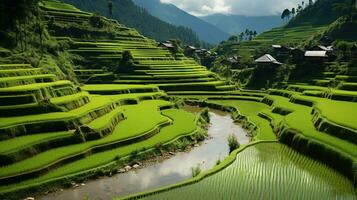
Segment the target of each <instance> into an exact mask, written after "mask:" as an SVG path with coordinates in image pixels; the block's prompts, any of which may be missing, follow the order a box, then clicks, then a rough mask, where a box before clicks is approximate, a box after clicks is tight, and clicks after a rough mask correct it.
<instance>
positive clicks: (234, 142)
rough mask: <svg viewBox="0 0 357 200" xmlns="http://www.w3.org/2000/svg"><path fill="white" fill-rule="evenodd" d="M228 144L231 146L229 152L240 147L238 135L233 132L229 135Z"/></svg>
mask: <svg viewBox="0 0 357 200" xmlns="http://www.w3.org/2000/svg"><path fill="white" fill-rule="evenodd" d="M228 146H229V153H231V152H232V151H234V150H236V149H238V148H239V146H240V144H239V142H238V139H237V136H235V135H234V134H231V135H229V136H228Z"/></svg>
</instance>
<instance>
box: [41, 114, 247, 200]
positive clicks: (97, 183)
mask: <svg viewBox="0 0 357 200" xmlns="http://www.w3.org/2000/svg"><path fill="white" fill-rule="evenodd" d="M185 109H186V110H188V111H190V112H199V111H200V110H201V109H200V108H197V107H186V108H185ZM210 117H211V126H210V127H209V129H208V134H209V136H210V139H208V140H206V141H205V142H204V143H203V144H202V145H200V146H199V147H195V148H194V149H193V150H191V151H190V152H181V153H177V154H176V155H175V156H173V157H172V158H169V159H167V160H164V161H162V162H157V163H156V164H154V165H151V166H148V167H146V168H143V169H138V170H135V171H130V172H127V173H123V174H117V175H115V176H113V177H108V178H102V179H98V180H94V181H90V182H88V183H86V185H85V186H81V187H78V188H74V189H65V190H64V191H62V192H56V193H51V194H48V195H47V196H44V197H42V198H41V199H84V198H87V197H88V198H89V199H112V198H113V197H121V196H126V195H129V194H134V193H138V192H143V191H147V190H151V189H156V188H160V187H163V186H167V185H171V184H175V183H178V182H180V181H183V180H187V179H189V178H191V176H192V175H191V167H195V166H197V165H200V166H201V168H202V169H203V170H208V169H210V168H212V167H213V166H214V165H215V164H216V161H217V160H218V159H223V158H224V157H226V156H227V155H228V153H229V147H228V144H227V137H228V135H230V134H235V135H236V136H237V138H238V140H239V142H240V143H241V144H246V143H248V142H249V140H250V138H249V137H247V136H246V131H245V130H244V129H242V128H241V127H240V126H239V125H237V124H234V122H233V120H232V119H231V117H230V115H229V114H227V113H224V112H220V111H214V110H212V112H210Z"/></svg>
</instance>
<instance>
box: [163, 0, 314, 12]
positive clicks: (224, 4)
mask: <svg viewBox="0 0 357 200" xmlns="http://www.w3.org/2000/svg"><path fill="white" fill-rule="evenodd" d="M301 1H302V0H161V2H163V3H172V4H174V5H176V6H177V7H179V8H181V9H182V10H185V11H186V12H188V13H190V14H193V15H196V16H204V15H210V14H216V13H222V14H235V15H247V16H265V15H274V14H281V13H282V11H283V10H284V9H285V8H289V9H291V8H293V7H297V5H298V3H301ZM305 1H306V2H308V0H305ZM306 2H305V3H306Z"/></svg>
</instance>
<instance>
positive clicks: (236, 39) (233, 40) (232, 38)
mask: <svg viewBox="0 0 357 200" xmlns="http://www.w3.org/2000/svg"><path fill="white" fill-rule="evenodd" d="M228 41H230V42H238V36H236V35H232V36H231V37H229V39H228Z"/></svg>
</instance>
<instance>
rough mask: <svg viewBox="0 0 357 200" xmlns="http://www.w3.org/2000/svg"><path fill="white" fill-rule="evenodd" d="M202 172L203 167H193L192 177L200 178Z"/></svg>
mask: <svg viewBox="0 0 357 200" xmlns="http://www.w3.org/2000/svg"><path fill="white" fill-rule="evenodd" d="M201 172H202V169H201V166H200V165H197V166H196V167H191V173H192V177H196V176H198V175H199V174H200V173H201Z"/></svg>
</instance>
